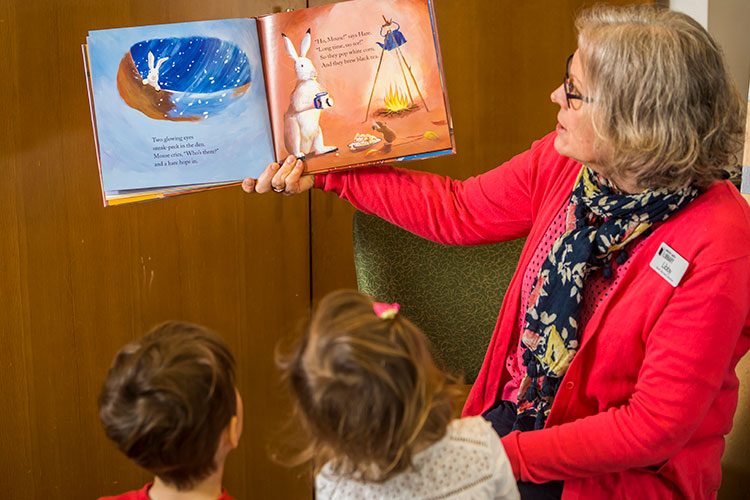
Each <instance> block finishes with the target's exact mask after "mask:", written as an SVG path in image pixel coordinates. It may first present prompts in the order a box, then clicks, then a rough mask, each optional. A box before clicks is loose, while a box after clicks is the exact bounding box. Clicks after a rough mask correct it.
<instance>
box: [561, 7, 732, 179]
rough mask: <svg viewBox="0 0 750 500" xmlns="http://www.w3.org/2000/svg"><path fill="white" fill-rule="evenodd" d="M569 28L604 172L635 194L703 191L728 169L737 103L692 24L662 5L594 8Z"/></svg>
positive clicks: (711, 47)
mask: <svg viewBox="0 0 750 500" xmlns="http://www.w3.org/2000/svg"><path fill="white" fill-rule="evenodd" d="M576 28H577V29H578V33H579V35H578V45H579V53H580V55H581V63H582V65H583V68H584V72H585V75H586V78H587V80H588V82H589V86H590V87H591V88H590V90H589V92H590V94H591V97H592V98H593V99H594V103H593V105H594V106H595V108H594V113H593V119H594V128H595V130H596V131H597V134H598V135H599V139H600V143H601V145H604V146H605V147H604V148H603V151H605V158H604V162H603V164H604V166H605V168H607V169H609V170H611V171H612V172H614V173H615V174H617V175H619V176H623V175H625V176H629V177H634V178H635V179H636V180H637V182H638V185H639V186H640V187H641V188H644V189H647V188H651V189H656V188H668V189H680V188H682V187H684V186H686V185H693V186H695V187H698V188H699V189H705V188H706V187H708V186H709V185H710V184H711V183H712V182H714V181H716V180H718V179H721V178H722V175H723V172H722V171H723V170H730V169H733V168H736V166H737V165H738V161H739V157H738V154H739V151H740V149H741V147H742V129H743V118H742V117H743V106H742V101H741V99H740V97H739V95H738V94H737V91H736V89H735V88H734V86H733V84H732V82H731V78H730V76H729V74H728V72H727V68H726V64H725V62H724V57H723V55H722V52H721V49H720V48H719V47H718V45H717V44H716V42H715V41H714V40H713V39H712V38H711V36H710V35H709V34H708V32H706V30H705V29H703V27H701V26H700V24H698V23H697V22H696V21H695V20H693V19H692V18H690V17H689V16H687V15H685V14H682V13H679V12H674V11H670V10H667V9H663V8H655V7H649V6H634V7H626V8H617V7H608V6H596V7H594V8H591V9H588V10H585V11H583V12H582V13H581V14H580V15H579V16H578V18H577V20H576Z"/></svg>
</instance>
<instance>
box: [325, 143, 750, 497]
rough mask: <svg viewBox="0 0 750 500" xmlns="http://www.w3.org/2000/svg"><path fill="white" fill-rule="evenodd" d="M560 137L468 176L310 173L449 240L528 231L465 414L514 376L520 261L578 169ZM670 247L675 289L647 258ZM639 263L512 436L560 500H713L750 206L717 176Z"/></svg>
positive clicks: (513, 454)
mask: <svg viewBox="0 0 750 500" xmlns="http://www.w3.org/2000/svg"><path fill="white" fill-rule="evenodd" d="M554 138H555V134H554V133H552V134H550V135H548V136H546V137H544V138H543V139H541V140H540V141H537V142H535V143H534V144H533V145H532V148H531V149H530V150H529V151H526V152H524V153H522V154H520V155H518V156H516V157H514V158H513V159H511V160H510V161H508V162H506V163H505V164H503V165H501V166H499V167H497V168H495V169H493V170H491V171H489V172H487V173H485V174H482V175H480V176H477V177H472V178H469V179H467V180H465V181H456V180H452V179H449V178H444V177H440V176H437V175H434V174H429V173H423V172H415V171H408V170H404V169H394V168H391V167H378V168H362V169H358V170H354V171H348V172H341V173H335V174H328V175H319V176H317V177H316V187H319V188H323V189H325V190H326V191H334V192H336V193H338V194H339V196H340V197H341V198H345V199H347V200H349V201H350V202H351V203H352V204H353V205H354V206H355V207H357V208H358V209H360V210H362V211H365V212H368V213H373V214H376V215H378V216H380V217H382V218H384V219H386V220H388V221H390V222H392V223H394V224H397V225H399V226H401V227H403V228H405V229H407V230H409V231H412V232H414V233H416V234H418V235H420V236H423V237H425V238H429V239H431V240H434V241H438V242H441V243H446V244H457V245H476V244H484V243H493V242H498V241H504V240H509V239H513V238H517V237H521V236H528V239H527V242H526V246H525V248H524V250H523V253H522V255H521V258H520V262H519V266H518V269H517V270H516V273H515V275H514V277H513V280H512V281H511V283H510V287H509V289H508V292H507V294H506V296H505V300H504V301H503V305H502V308H501V310H500V316H499V318H498V322H497V326H496V327H495V331H494V333H493V336H492V340H491V342H490V345H489V348H488V350H487V354H486V356H485V360H484V363H483V365H482V369H481V371H480V373H479V377H478V379H477V381H476V383H475V384H474V386H473V388H472V391H471V394H470V395H469V399H468V400H467V402H466V406H465V408H464V415H478V414H480V413H482V412H483V411H484V410H486V409H488V408H489V407H490V406H491V405H492V404H493V403H494V402H495V398H496V397H497V396H498V395H499V394H500V393H501V391H502V387H503V385H504V384H505V383H506V382H507V381H508V379H509V376H510V375H509V373H508V372H507V370H505V368H504V366H505V359H506V357H507V356H508V355H509V354H511V353H512V351H513V349H514V348H515V347H516V346H512V345H510V339H511V336H512V331H513V329H514V328H517V319H518V315H519V302H520V288H521V281H522V279H523V270H524V269H526V267H527V265H528V263H529V260H530V258H531V256H532V255H533V253H534V249H535V248H536V246H537V245H538V243H539V242H540V240H541V239H542V237H543V236H544V233H545V231H546V230H547V228H548V226H549V225H550V223H551V222H552V219H553V218H554V216H555V215H556V214H557V213H558V211H559V210H560V208H561V207H562V206H563V204H565V203H567V202H568V199H569V196H570V192H571V190H572V187H573V183H574V181H575V177H576V175H577V174H578V171H579V170H580V168H581V165H580V164H579V163H577V162H575V161H573V160H571V159H570V158H567V157H564V156H561V155H559V154H558V153H557V152H556V151H555V149H554V146H553V142H554ZM662 242H665V243H667V244H668V245H669V246H670V247H671V248H672V249H673V250H675V251H676V252H677V253H678V254H679V255H680V256H682V257H683V258H685V259H686V260H687V261H688V262H689V267H688V269H687V271H686V273H685V275H684V276H683V278H682V280H681V282H680V284H679V285H678V286H677V287H676V288H674V287H672V286H671V285H670V284H669V283H668V282H667V281H666V280H665V279H663V278H662V277H661V276H660V275H659V274H657V273H656V272H655V271H653V270H652V269H651V268H650V267H649V263H650V262H651V259H652V257H653V256H654V254H655V253H656V252H657V250H658V248H659V246H660V245H661V243H662ZM632 259H633V262H632V263H631V264H630V266H629V269H628V270H627V272H626V273H625V275H624V276H623V278H622V280H621V281H620V283H619V285H618V286H617V287H616V288H614V290H613V291H612V292H611V293H610V295H609V296H607V297H606V298H605V299H604V300H603V302H602V303H601V304H600V305H599V306H598V308H597V310H596V313H595V314H594V316H593V317H592V318H591V320H590V321H589V322H588V323H587V324H586V325H585V328H584V330H583V331H582V332H581V340H582V345H581V348H580V350H579V352H578V353H577V354H576V357H575V358H574V360H573V362H572V363H571V365H570V368H569V369H568V371H567V373H566V374H565V377H564V378H563V381H562V384H561V387H560V389H559V391H558V393H557V395H556V397H555V400H554V404H553V406H552V410H551V413H550V415H549V418H548V419H547V422H546V426H545V428H544V429H542V430H539V431H530V432H524V433H519V432H512V433H511V434H509V435H507V436H505V437H504V438H503V439H502V441H503V445H504V446H505V450H506V452H507V454H508V457H509V459H510V461H511V464H512V466H513V471H514V473H515V475H516V478H518V479H522V480H524V481H532V482H546V481H551V480H564V481H565V486H564V490H563V500H571V499H586V500H588V499H612V498H644V499H645V498H648V499H651V498H689V499H703V498H715V497H716V492H717V490H718V488H719V485H720V483H721V466H720V459H721V455H722V453H723V451H724V435H726V434H727V433H728V432H729V430H730V429H731V427H732V417H733V415H734V411H735V408H736V406H737V393H738V380H737V377H736V375H735V372H734V369H735V365H736V364H737V362H738V361H739V359H740V358H741V357H742V355H743V354H744V353H745V352H747V350H748V348H749V347H750V208H749V207H748V205H747V203H746V202H745V201H744V200H743V199H742V197H741V196H740V195H739V193H738V192H737V190H736V189H735V188H734V187H733V186H732V185H731V184H730V183H729V182H728V181H725V182H717V183H715V184H714V185H713V186H712V187H711V188H710V189H708V190H707V191H706V192H705V193H703V194H702V195H701V196H699V197H698V198H697V199H696V200H694V201H693V202H692V203H691V204H689V205H688V206H687V207H685V208H683V209H682V210H681V211H680V212H678V213H677V214H675V215H674V216H672V217H671V218H670V219H669V220H668V221H666V222H665V223H663V224H661V225H660V226H659V227H658V228H656V230H655V231H654V232H653V233H652V234H651V236H649V237H648V238H647V239H646V241H645V242H644V247H643V248H641V249H640V250H639V252H637V254H636V255H634V256H633V257H632Z"/></svg>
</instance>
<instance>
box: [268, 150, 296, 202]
mask: <svg viewBox="0 0 750 500" xmlns="http://www.w3.org/2000/svg"><path fill="white" fill-rule="evenodd" d="M298 163H299V164H302V161H301V160H298V159H297V158H295V157H294V156H292V155H289V156H287V157H286V160H284V163H282V164H281V168H279V169H278V170H277V171H276V174H275V175H274V176H273V180H272V181H271V189H273V190H274V191H275V192H277V193H283V192H285V191H286V187H287V177H288V176H289V173H290V172H291V171H292V169H294V167H295V165H297V164H298Z"/></svg>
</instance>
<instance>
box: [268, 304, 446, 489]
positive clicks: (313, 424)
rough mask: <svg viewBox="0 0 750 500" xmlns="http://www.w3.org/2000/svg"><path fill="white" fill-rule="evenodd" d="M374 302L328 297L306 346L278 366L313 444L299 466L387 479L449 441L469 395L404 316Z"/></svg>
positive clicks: (304, 340) (305, 338) (305, 339)
mask: <svg viewBox="0 0 750 500" xmlns="http://www.w3.org/2000/svg"><path fill="white" fill-rule="evenodd" d="M373 303H374V301H373V300H372V299H371V298H370V297H368V296H366V295H363V294H361V293H359V292H355V291H351V290H340V291H337V292H333V293H331V294H329V295H328V296H326V297H325V298H323V300H321V302H320V305H319V307H318V309H317V311H316V312H315V313H314V314H313V318H312V320H311V323H310V326H309V328H308V330H307V332H306V334H305V335H304V336H303V338H302V339H301V341H300V343H299V345H298V346H297V348H296V349H295V350H294V351H293V352H292V353H291V354H290V355H289V356H288V357H287V359H286V360H282V361H279V362H278V363H279V366H280V367H281V368H282V370H283V371H284V377H285V380H286V383H287V385H288V387H289V389H290V391H291V393H292V396H293V399H294V400H295V406H296V413H297V414H298V415H299V417H300V418H299V420H300V422H301V424H302V426H303V432H304V434H305V435H306V437H307V440H308V441H307V442H308V443H309V445H308V446H307V448H306V449H305V450H304V451H303V452H301V453H300V455H299V457H298V458H299V460H298V461H297V463H302V462H304V461H306V460H312V461H313V464H314V469H315V473H317V472H318V471H319V470H320V468H321V467H322V466H323V465H325V464H326V463H330V466H331V467H333V469H334V470H335V471H336V472H337V473H340V474H344V475H349V476H353V475H354V476H356V477H358V478H361V479H363V480H365V481H385V480H386V479H388V478H389V477H392V476H393V475H395V474H397V473H398V472H401V471H403V470H405V469H406V468H408V467H409V466H410V465H411V463H412V462H411V459H412V456H413V454H414V453H415V450H419V449H421V448H420V447H425V446H428V445H430V444H432V443H434V442H436V441H438V440H440V439H441V438H442V437H443V436H444V435H445V432H446V428H447V425H448V423H449V422H450V421H451V420H452V418H453V416H454V408H455V405H454V401H455V399H456V397H457V395H458V393H459V392H460V389H459V387H458V386H456V385H455V384H448V383H447V382H448V381H449V380H448V376H447V375H445V374H444V373H443V372H441V371H440V370H439V369H438V368H437V367H436V366H435V363H434V362H433V360H432V357H431V355H430V352H429V347H428V344H427V339H426V338H425V337H424V334H423V333H422V331H421V330H420V329H419V328H418V327H417V326H415V325H414V324H413V323H411V322H410V321H409V320H408V319H406V318H405V317H403V315H402V314H397V315H396V316H395V317H393V318H389V319H381V318H380V317H378V316H377V315H376V314H375V313H374V311H373Z"/></svg>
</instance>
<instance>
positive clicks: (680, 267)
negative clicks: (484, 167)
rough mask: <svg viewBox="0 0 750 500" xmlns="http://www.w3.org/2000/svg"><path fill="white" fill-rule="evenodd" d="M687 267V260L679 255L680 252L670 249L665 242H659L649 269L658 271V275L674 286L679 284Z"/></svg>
mask: <svg viewBox="0 0 750 500" xmlns="http://www.w3.org/2000/svg"><path fill="white" fill-rule="evenodd" d="M687 268H688V261H686V260H685V259H683V258H682V257H680V254H678V253H677V252H675V251H674V250H672V249H671V248H670V247H669V245H667V244H666V243H662V244H661V246H660V247H659V250H658V251H657V252H656V254H655V255H654V258H653V259H651V269H653V270H654V271H656V272H657V273H659V276H661V277H662V278H664V279H665V280H667V283H669V284H670V285H672V286H674V287H676V286H677V285H679V284H680V280H681V279H682V276H683V275H684V274H685V271H687Z"/></svg>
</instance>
